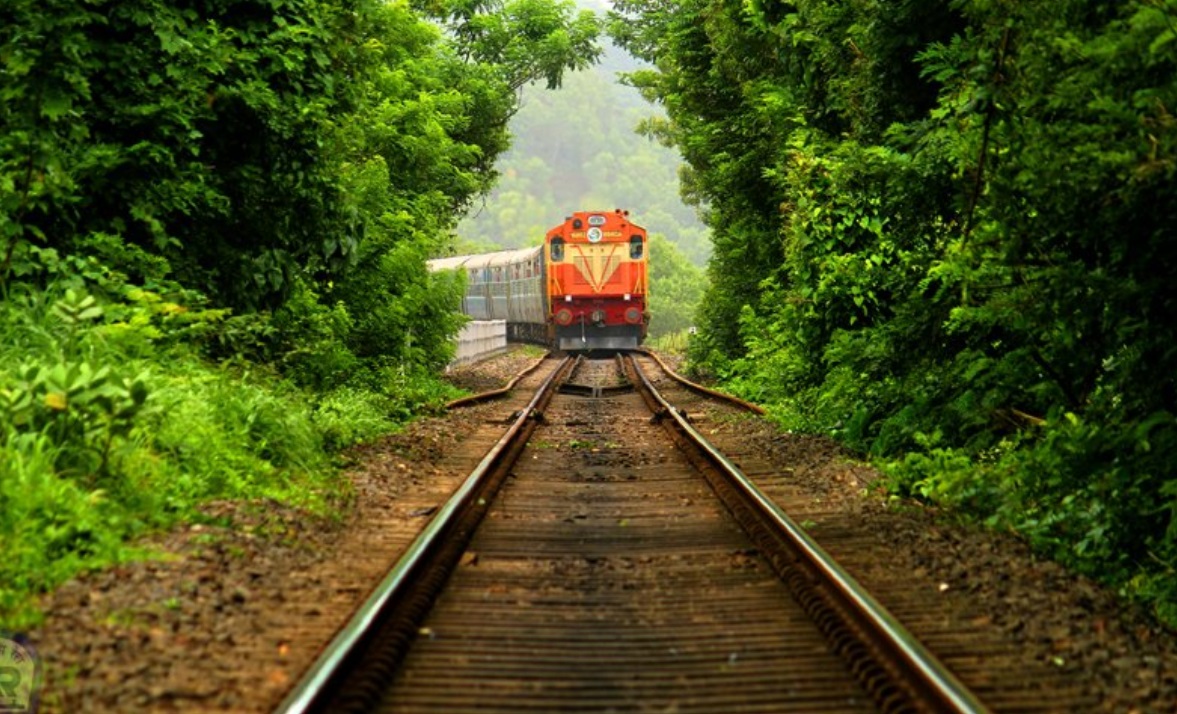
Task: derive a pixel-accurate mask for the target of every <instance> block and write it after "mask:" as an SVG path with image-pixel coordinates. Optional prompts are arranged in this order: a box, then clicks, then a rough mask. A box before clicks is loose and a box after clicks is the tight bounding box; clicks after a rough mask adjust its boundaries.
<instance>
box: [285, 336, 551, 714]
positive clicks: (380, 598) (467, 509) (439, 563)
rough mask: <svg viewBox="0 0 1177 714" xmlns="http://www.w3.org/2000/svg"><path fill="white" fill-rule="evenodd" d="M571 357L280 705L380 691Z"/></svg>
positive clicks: (297, 706)
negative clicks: (357, 673)
mask: <svg viewBox="0 0 1177 714" xmlns="http://www.w3.org/2000/svg"><path fill="white" fill-rule="evenodd" d="M541 361H542V360H541ZM571 365H572V359H571V358H568V357H565V358H564V359H563V360H562V361H561V362H560V363H559V365H558V366H557V367H556V369H555V370H553V372H552V374H551V375H549V376H548V378H547V379H545V380H544V382H543V384H542V385H541V386H540V388H539V389H538V390H537V391H536V393H535V396H534V397H532V399H531V401H530V403H529V404H528V405H527V407H526V408H525V409H524V410H523V411H522V413H520V415H519V416H518V418H517V419H516V420H515V421H514V423H512V424H511V426H510V428H508V429H507V431H506V433H505V434H504V435H503V437H502V438H501V439H499V441H498V443H496V444H495V445H494V447H492V448H491V450H490V451H489V452H488V453H487V454H486V456H485V457H483V459H482V461H481V462H480V463H479V465H478V467H477V468H475V470H474V471H473V472H472V473H471V474H470V475H469V477H467V479H466V480H465V482H463V484H462V485H461V486H460V487H459V488H458V490H457V491H455V492H454V494H453V496H451V497H450V499H449V500H448V501H447V502H446V504H445V505H444V506H443V507H442V508H441V509H440V510H439V511H438V512H437V514H436V515H435V516H434V517H433V519H432V520H431V521H430V522H429V524H428V525H427V526H426V527H425V529H424V530H423V531H422V532H421V534H420V535H419V536H418V537H417V539H416V540H415V541H414V542H413V544H412V545H411V546H409V548H408V550H407V551H406V552H405V553H404V555H403V556H402V557H401V558H400V560H399V561H397V563H396V565H395V566H394V567H393V568H392V570H390V571H389V572H388V574H387V575H386V576H385V577H384V579H383V580H382V581H381V582H380V584H379V585H378V586H377V587H376V589H375V590H374V591H373V592H372V594H371V595H370V596H369V597H368V599H367V600H366V601H365V602H364V604H363V605H361V606H360V608H359V609H358V610H357V611H356V613H355V615H353V617H352V619H351V620H350V621H349V622H348V623H347V624H346V625H345V626H344V627H343V629H342V630H341V631H340V632H339V634H338V635H336V637H335V638H334V639H333V640H332V641H331V643H330V644H328V645H327V647H326V649H325V650H324V651H323V652H322V654H321V655H320V656H319V658H318V659H317V660H316V661H315V663H314V664H313V665H311V668H310V669H309V670H308V671H307V673H306V674H305V675H304V676H303V678H302V679H301V680H300V682H299V684H298V685H297V686H296V687H295V688H294V689H293V690H292V691H291V692H290V693H289V694H288V695H287V697H286V698H285V699H284V700H283V701H282V703H281V704H279V706H278V708H277V709H276V710H275V711H276V712H282V713H283V714H297V713H300V712H307V711H332V712H334V711H344V710H351V709H356V708H362V707H363V706H364V705H365V704H366V703H367V702H368V701H369V700H371V699H372V698H373V697H374V696H375V695H377V694H378V693H379V689H380V686H381V681H382V678H383V677H384V676H387V674H388V673H389V672H390V671H391V670H392V669H393V668H394V667H395V666H396V663H397V662H398V661H399V659H400V657H401V656H403V652H404V649H405V648H406V647H407V646H408V644H409V643H410V642H411V641H412V637H413V635H414V634H415V633H414V632H413V631H412V630H411V629H410V628H411V627H412V626H413V625H412V622H413V621H414V620H416V619H419V618H420V616H421V615H422V614H423V612H425V611H427V610H428V606H429V604H430V603H431V602H432V599H433V597H434V596H435V594H436V592H437V591H438V590H440V588H441V587H442V585H443V584H444V582H445V578H446V577H447V576H448V571H449V569H450V568H452V567H453V565H454V564H455V562H456V560H457V558H459V557H460V556H461V553H462V548H463V547H464V544H465V542H466V541H468V540H469V537H470V534H471V533H473V531H474V530H475V528H477V525H478V522H479V521H481V518H482V516H483V515H484V514H485V511H486V509H487V506H488V502H489V501H490V499H491V498H493V492H494V490H495V489H496V488H497V487H498V486H499V485H500V484H501V482H502V479H503V478H504V477H505V470H506V469H508V468H509V467H510V464H511V463H512V462H513V460H514V458H516V457H517V456H518V452H519V450H521V449H522V446H523V444H525V443H526V442H527V438H528V436H529V435H530V432H531V429H533V428H534V426H535V424H536V422H537V421H538V420H539V419H542V409H543V408H544V406H545V405H546V404H547V402H548V401H549V400H550V399H551V396H552V394H553V393H554V391H555V389H554V387H555V385H556V384H557V383H558V382H559V381H560V380H561V379H562V378H564V376H565V375H566V373H567V372H568V370H569V367H570V366H571ZM533 368H534V367H533ZM398 609H399V612H398V613H397V614H400V615H402V617H401V618H400V619H398V620H396V621H394V622H389V621H388V617H389V615H390V613H393V612H394V611H398ZM403 613H409V614H410V616H409V618H408V619H405V618H404V617H403ZM406 630H407V631H406ZM370 654H372V655H374V656H375V658H377V659H378V660H379V661H378V662H377V663H376V666H375V667H370V668H368V671H367V672H366V673H365V674H366V676H365V677H364V678H363V680H362V681H354V680H351V679H349V676H350V675H351V674H352V673H351V668H352V667H354V666H356V665H357V663H358V662H359V661H360V660H362V659H364V658H365V657H366V656H369V655H370Z"/></svg>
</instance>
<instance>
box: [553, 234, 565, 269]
mask: <svg viewBox="0 0 1177 714" xmlns="http://www.w3.org/2000/svg"><path fill="white" fill-rule="evenodd" d="M551 245H552V262H553V263H559V262H560V261H561V260H564V239H563V238H553V239H552V243H551Z"/></svg>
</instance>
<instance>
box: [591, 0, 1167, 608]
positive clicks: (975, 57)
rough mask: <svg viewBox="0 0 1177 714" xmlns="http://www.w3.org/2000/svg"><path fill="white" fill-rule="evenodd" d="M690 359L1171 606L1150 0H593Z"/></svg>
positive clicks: (1159, 85)
mask: <svg viewBox="0 0 1177 714" xmlns="http://www.w3.org/2000/svg"><path fill="white" fill-rule="evenodd" d="M614 7H615V10H616V13H615V15H614V17H613V22H612V24H611V30H612V34H613V35H614V37H615V38H616V39H617V41H618V42H620V43H621V44H622V45H623V46H625V47H626V48H628V49H629V50H630V51H631V52H633V53H634V54H635V55H637V56H638V57H640V58H641V59H644V60H646V61H648V62H649V63H651V64H652V65H653V67H654V68H653V69H650V70H645V71H638V72H634V73H632V74H631V75H630V77H629V81H630V82H631V83H632V84H633V85H635V86H636V87H638V88H639V89H640V90H641V91H642V92H643V93H644V95H645V96H646V97H647V98H648V99H650V100H653V101H657V102H659V103H661V104H662V105H663V106H664V107H665V110H666V113H667V118H666V119H663V120H652V121H651V122H650V125H649V129H650V131H651V132H652V133H653V134H655V135H657V136H659V137H660V138H662V139H664V140H666V141H670V142H673V143H674V144H675V145H677V146H678V147H679V149H680V151H681V152H682V154H683V156H684V158H685V160H686V161H687V163H688V164H689V167H690V170H689V171H688V173H687V175H686V178H685V180H684V182H683V191H684V195H685V196H686V197H687V198H688V199H691V200H694V201H695V202H697V203H698V204H699V205H700V206H701V207H702V208H703V209H704V212H705V214H706V217H707V222H708V224H709V226H710V228H711V230H712V231H713V236H714V244H715V245H714V253H713V258H712V260H711V263H710V266H709V278H710V287H709V289H708V293H707V295H706V297H705V298H704V300H703V303H702V305H703V307H702V310H701V317H700V331H699V335H698V336H697V337H696V338H695V339H694V340H693V341H692V342H691V345H690V358H691V361H692V364H693V365H694V368H695V369H696V370H698V371H700V372H705V373H710V374H712V375H714V376H716V377H718V378H719V379H720V380H722V381H723V382H725V383H726V385H727V386H728V387H729V388H731V389H734V390H736V391H738V392H739V393H740V394H741V395H742V396H745V397H749V398H752V399H756V400H758V401H761V402H764V403H767V404H769V405H771V407H772V410H773V413H774V414H775V416H776V418H778V419H779V420H780V421H781V422H782V423H784V424H788V425H789V426H791V427H793V428H803V429H808V430H811V431H824V432H829V433H833V434H834V435H836V436H837V437H838V438H840V439H841V440H843V441H844V442H845V443H847V444H849V445H850V446H852V447H854V448H856V449H857V450H859V451H860V452H863V453H867V454H870V455H872V456H873V457H874V458H876V459H878V460H880V461H881V462H882V463H883V464H885V469H886V471H887V473H888V474H889V484H890V488H891V489H892V490H893V491H894V492H895V493H896V494H902V495H912V496H916V497H919V498H923V499H927V500H928V501H932V502H935V503H938V504H942V505H946V506H950V507H953V508H954V509H956V510H957V511H958V512H960V513H964V514H969V515H971V516H972V517H974V518H976V519H978V520H981V521H984V522H985V523H987V524H989V525H991V526H993V527H996V528H1001V529H1010V530H1012V531H1015V532H1017V533H1019V534H1021V536H1022V537H1023V538H1025V539H1026V540H1027V541H1028V542H1029V543H1031V544H1032V545H1033V546H1034V547H1035V548H1037V549H1038V551H1039V552H1042V553H1045V554H1048V555H1050V556H1052V557H1054V558H1057V559H1059V560H1061V561H1063V562H1066V563H1068V564H1070V565H1071V566H1073V567H1075V568H1077V569H1078V570H1080V571H1082V572H1084V573H1088V574H1090V575H1093V576H1095V577H1097V578H1099V579H1101V580H1103V581H1104V582H1106V583H1110V584H1113V585H1115V586H1118V587H1120V588H1121V589H1122V590H1123V592H1124V593H1125V594H1127V595H1129V596H1131V597H1134V598H1139V599H1140V600H1142V601H1144V602H1147V603H1149V604H1151V605H1152V606H1153V607H1154V608H1155V611H1156V612H1157V613H1158V614H1159V615H1160V616H1161V618H1162V619H1164V620H1166V621H1167V622H1169V623H1170V624H1173V623H1177V418H1175V411H1177V281H1174V279H1173V275H1174V274H1175V270H1177V241H1175V240H1174V233H1173V230H1174V228H1173V227H1174V226H1175V225H1177V181H1175V180H1174V179H1175V178H1177V176H1175V173H1177V119H1175V117H1174V113H1175V112H1177V0H1125V1H1124V2H1115V3H1103V2H1090V1H1087V0H1018V1H1017V2H1011V1H1006V0H905V1H903V2H882V1H876V0H861V1H856V2H843V1H841V0H792V1H790V2H762V1H761V0H747V1H743V0H741V1H737V0H682V1H681V2H677V3H672V4H667V3H662V2H655V1H653V0H619V2H617V3H615V5H614Z"/></svg>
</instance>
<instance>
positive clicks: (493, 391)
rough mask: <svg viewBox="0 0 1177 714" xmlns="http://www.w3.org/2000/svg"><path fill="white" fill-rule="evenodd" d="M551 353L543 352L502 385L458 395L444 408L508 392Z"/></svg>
mask: <svg viewBox="0 0 1177 714" xmlns="http://www.w3.org/2000/svg"><path fill="white" fill-rule="evenodd" d="M551 355H552V353H551V352H546V353H544V356H543V357H540V358H539V359H537V360H536V361H535V364H532V365H531V366H530V367H527V368H526V369H524V370H523V371H522V372H520V373H519V374H517V375H515V376H514V377H512V378H511V381H510V382H507V383H506V384H505V385H503V386H502V387H499V388H498V389H491V390H489V391H486V392H479V393H478V394H471V395H469V396H466V397H459V398H457V399H454V400H452V401H449V402H446V405H445V408H446V409H447V410H449V409H457V408H458V407H466V406H470V405H471V404H478V403H479V402H488V401H490V400H491V399H497V398H499V397H501V396H503V395H506V394H509V393H510V392H511V390H512V389H514V388H515V385H516V384H518V383H519V380H521V379H523V378H524V377H526V376H527V375H529V374H531V373H532V372H534V371H535V370H537V369H539V366H540V365H541V364H543V363H544V361H545V360H547V358H548V357H550V356H551Z"/></svg>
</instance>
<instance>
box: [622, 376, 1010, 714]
mask: <svg viewBox="0 0 1177 714" xmlns="http://www.w3.org/2000/svg"><path fill="white" fill-rule="evenodd" d="M626 368H627V370H632V371H631V375H632V376H633V378H634V381H635V384H640V388H639V391H640V392H641V393H642V396H643V398H644V399H646V401H647V404H648V405H649V406H650V408H651V409H652V410H654V411H655V412H656V413H657V414H658V415H659V416H660V417H662V418H663V423H664V424H667V425H671V426H672V429H673V431H674V433H675V434H677V435H678V439H679V440H680V441H681V442H682V443H683V446H684V447H686V448H690V449H691V450H692V451H693V452H694V453H695V454H697V455H698V456H699V457H701V460H703V461H705V463H698V462H697V463H696V465H698V466H700V467H701V468H702V469H703V470H704V473H705V475H706V476H707V478H708V480H709V481H710V482H711V483H712V486H713V487H714V488H715V490H716V493H717V495H719V497H720V498H721V500H723V501H724V503H725V504H726V505H727V506H728V508H729V509H731V510H732V511H733V515H735V516H736V519H737V520H738V521H740V523H741V524H742V525H744V527H745V528H747V529H748V530H749V535H751V536H752V537H753V539H754V540H756V542H757V544H758V545H760V546H761V547H762V548H763V549H764V550H765V551H766V552H772V551H780V550H782V549H783V550H784V551H785V552H787V554H788V555H787V556H786V558H785V559H783V560H782V559H779V558H771V559H770V560H771V561H772V563H773V566H774V567H775V568H776V569H777V570H778V572H779V573H780V574H781V577H782V578H783V579H785V581H786V582H788V583H789V586H790V588H791V589H792V590H793V591H794V596H795V597H796V598H797V599H798V601H800V602H802V603H803V604H804V605H805V607H806V610H807V611H808V612H809V614H810V616H811V617H813V618H814V620H815V621H817V622H819V623H821V624H822V628H823V630H825V631H826V634H827V636H828V637H829V638H830V640H831V646H832V647H833V648H834V649H835V651H837V652H838V653H839V654H840V655H842V656H844V657H846V658H847V659H848V660H850V662H851V669H852V670H854V671H855V673H856V674H857V675H858V676H859V678H860V681H861V682H862V684H863V686H864V687H865V688H866V689H867V690H868V691H869V692H871V694H872V695H873V696H874V697H875V698H876V701H877V702H878V704H879V706H880V708H881V709H883V710H884V711H918V712H971V713H972V712H975V713H980V712H987V711H988V708H987V707H986V706H985V705H984V704H982V703H981V702H980V701H979V700H978V699H977V698H976V696H975V695H974V694H973V693H972V692H971V691H969V690H968V689H967V688H966V687H965V686H964V685H963V684H962V683H961V682H960V681H959V680H958V679H957V678H956V676H955V675H953V674H952V672H951V671H949V670H948V668H947V667H945V666H944V665H943V664H942V663H941V662H940V660H939V659H938V658H936V657H935V655H933V654H932V653H931V652H929V651H928V650H927V649H926V648H925V647H924V646H923V645H922V644H921V643H920V642H919V641H918V640H917V639H916V638H915V637H914V636H912V635H911V633H909V632H908V631H907V629H906V628H904V627H903V625H902V624H900V622H899V621H898V620H897V619H896V618H895V617H894V616H893V615H891V613H889V612H888V611H887V610H886V609H885V608H884V607H883V606H882V605H881V604H879V603H878V602H877V601H876V600H875V598H874V597H873V596H872V595H871V594H870V593H869V592H868V591H867V590H866V589H865V588H863V587H862V586H860V585H859V584H858V583H857V582H856V581H855V580H854V578H853V577H851V576H850V575H849V574H848V573H847V572H845V570H843V568H842V567H841V566H840V565H839V564H838V563H837V562H836V561H835V560H834V559H833V558H831V557H830V556H829V555H828V554H826V552H825V551H824V550H823V549H822V548H821V546H819V545H818V544H817V542H816V541H814V540H813V539H812V538H811V537H810V536H809V535H808V534H807V533H806V532H805V531H804V530H803V529H802V528H801V527H800V526H799V525H797V524H796V523H795V522H794V521H793V519H791V518H790V517H789V516H788V515H787V514H785V513H784V511H782V510H781V509H780V508H779V507H778V506H777V505H776V504H775V503H773V502H772V501H771V500H770V499H769V498H768V497H767V496H765V495H764V494H763V493H762V492H761V491H760V489H759V488H757V487H756V485H755V484H753V483H752V481H751V480H750V479H749V478H748V477H746V476H745V475H744V474H743V473H742V472H741V471H740V469H739V468H738V467H737V466H736V465H735V464H734V463H732V462H731V461H730V460H729V459H728V458H727V457H726V456H724V455H723V454H722V453H720V452H719V451H718V450H717V449H716V448H715V447H714V446H712V445H711V444H710V442H708V441H707V439H706V438H704V437H703V435H702V434H700V433H699V432H698V431H697V430H696V429H695V428H694V427H693V426H691V424H690V423H689V422H688V421H687V419H686V418H685V417H684V416H683V415H682V414H681V413H680V412H679V411H678V410H677V409H675V408H674V407H673V406H672V405H671V404H670V403H669V402H667V401H666V400H665V399H664V398H663V397H662V395H661V394H659V393H658V391H657V390H656V389H655V388H654V385H653V384H651V383H650V381H649V379H648V378H647V377H646V375H645V374H644V373H643V372H642V370H641V367H640V365H638V363H637V361H636V360H634V359H633V358H632V357H629V358H628V359H627V360H626ZM667 419H669V421H668V420H667ZM693 460H695V459H693Z"/></svg>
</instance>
